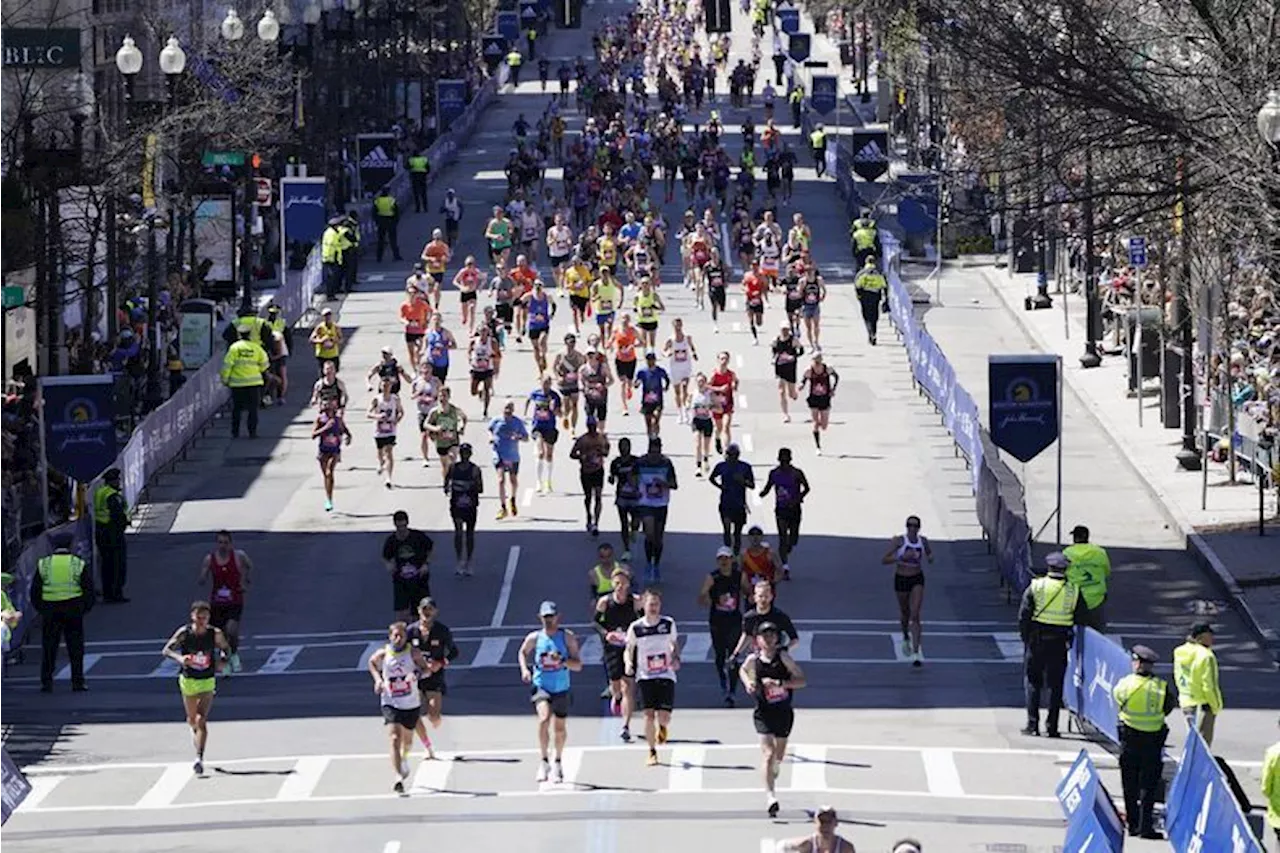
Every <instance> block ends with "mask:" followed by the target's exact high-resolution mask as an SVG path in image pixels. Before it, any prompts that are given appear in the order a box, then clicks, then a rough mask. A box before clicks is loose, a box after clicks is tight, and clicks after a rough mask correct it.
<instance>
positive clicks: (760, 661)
mask: <svg viewBox="0 0 1280 853" xmlns="http://www.w3.org/2000/svg"><path fill="white" fill-rule="evenodd" d="M755 658H756V677H757V678H758V679H760V689H759V690H757V691H756V707H757V708H759V709H760V710H761V711H764V710H769V711H779V710H787V709H790V707H791V690H789V689H788V688H786V687H782V686H780V685H766V684H765V683H764V680H765V679H766V678H771V679H774V680H776V681H782V682H785V681H787V680H788V679H789V678H791V673H790V672H788V671H787V666H786V664H784V663H783V662H782V660H781V659H780V658H774V659H773V660H765V659H764V657H763V655H761V654H760V653H759V652H757V653H756V655H755Z"/></svg>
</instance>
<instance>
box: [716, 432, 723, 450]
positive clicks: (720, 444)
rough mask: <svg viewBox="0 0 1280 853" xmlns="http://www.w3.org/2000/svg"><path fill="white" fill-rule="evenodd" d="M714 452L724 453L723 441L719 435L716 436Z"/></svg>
mask: <svg viewBox="0 0 1280 853" xmlns="http://www.w3.org/2000/svg"><path fill="white" fill-rule="evenodd" d="M716 453H724V442H723V441H722V440H721V439H720V436H716Z"/></svg>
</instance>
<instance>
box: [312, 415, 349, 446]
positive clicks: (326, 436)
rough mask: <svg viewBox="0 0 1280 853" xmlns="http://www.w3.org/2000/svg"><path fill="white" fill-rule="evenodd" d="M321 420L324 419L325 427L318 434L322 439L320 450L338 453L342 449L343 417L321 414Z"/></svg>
mask: <svg viewBox="0 0 1280 853" xmlns="http://www.w3.org/2000/svg"><path fill="white" fill-rule="evenodd" d="M320 420H321V421H324V429H322V430H321V431H320V435H318V436H316V437H317V438H318V439H319V440H320V452H321V453H337V452H338V451H339V450H341V449H342V436H343V433H342V419H341V418H336V417H330V416H329V415H321V416H320Z"/></svg>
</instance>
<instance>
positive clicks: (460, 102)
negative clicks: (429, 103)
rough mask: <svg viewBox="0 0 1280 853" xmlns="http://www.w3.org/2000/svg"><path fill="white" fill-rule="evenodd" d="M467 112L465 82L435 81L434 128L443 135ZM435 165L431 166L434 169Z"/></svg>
mask: <svg viewBox="0 0 1280 853" xmlns="http://www.w3.org/2000/svg"><path fill="white" fill-rule="evenodd" d="M466 111H467V81H466V80H437V81H436V128H437V129H438V130H439V131H440V133H444V132H446V131H448V130H451V129H452V128H453V125H454V122H456V121H458V119H460V118H462V114H463V113H465V112H466ZM434 165H435V164H432V166H433V168H434Z"/></svg>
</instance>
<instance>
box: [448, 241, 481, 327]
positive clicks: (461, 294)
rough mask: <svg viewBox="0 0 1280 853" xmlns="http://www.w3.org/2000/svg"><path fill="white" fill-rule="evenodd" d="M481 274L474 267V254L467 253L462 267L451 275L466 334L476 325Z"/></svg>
mask: <svg viewBox="0 0 1280 853" xmlns="http://www.w3.org/2000/svg"><path fill="white" fill-rule="evenodd" d="M480 280H481V274H480V270H479V269H478V268H477V267H476V259H475V256H474V255H467V257H466V260H464V261H463V262H462V268H461V269H459V270H458V271H457V272H456V273H454V275H453V286H454V287H456V288H458V302H459V308H460V311H461V312H462V320H461V322H462V325H463V326H465V327H466V329H467V334H471V333H472V331H473V330H474V329H475V325H476V301H477V299H478V298H479V296H478V293H479V290H480Z"/></svg>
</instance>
